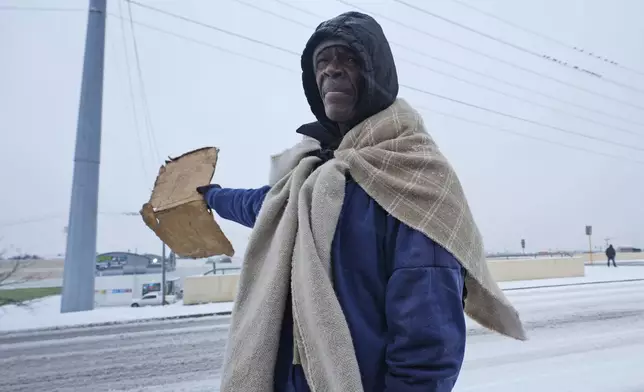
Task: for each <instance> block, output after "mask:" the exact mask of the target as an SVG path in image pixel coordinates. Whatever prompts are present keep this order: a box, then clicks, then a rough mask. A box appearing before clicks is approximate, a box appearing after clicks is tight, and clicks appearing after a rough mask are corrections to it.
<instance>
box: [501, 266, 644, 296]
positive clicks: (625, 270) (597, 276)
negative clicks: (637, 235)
mask: <svg viewBox="0 0 644 392" xmlns="http://www.w3.org/2000/svg"><path fill="white" fill-rule="evenodd" d="M642 262H644V260H632V261H624V262H621V263H619V264H618V266H619V267H617V268H614V267H610V268H608V267H607V266H606V264H604V263H605V262H604V261H601V262H596V263H595V265H592V266H590V265H586V274H585V276H581V277H576V278H556V279H535V280H518V281H515V282H499V286H500V287H501V288H502V289H503V290H507V289H510V290H511V289H517V288H529V287H541V286H550V285H552V286H558V285H568V284H580V283H599V282H610V281H616V280H629V279H644V265H641V264H640V263H642Z"/></svg>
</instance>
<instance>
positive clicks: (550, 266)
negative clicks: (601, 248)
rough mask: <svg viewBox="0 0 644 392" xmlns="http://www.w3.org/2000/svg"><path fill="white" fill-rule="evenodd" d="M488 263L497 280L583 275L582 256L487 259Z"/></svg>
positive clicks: (507, 280)
mask: <svg viewBox="0 0 644 392" xmlns="http://www.w3.org/2000/svg"><path fill="white" fill-rule="evenodd" d="M488 265H489V266H490V271H491V272H492V276H493V277H494V279H495V280H496V281H497V282H509V281H514V280H533V279H552V278H572V277H579V276H584V258H582V257H567V258H552V259H522V260H489V261H488Z"/></svg>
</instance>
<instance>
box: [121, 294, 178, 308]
mask: <svg viewBox="0 0 644 392" xmlns="http://www.w3.org/2000/svg"><path fill="white" fill-rule="evenodd" d="M161 300H162V296H161V293H160V292H152V293H147V294H145V295H144V296H143V297H141V298H135V299H133V300H132V305H131V306H132V307H133V308H138V307H140V306H160V305H161ZM175 302H177V297H176V295H166V296H165V302H164V303H163V305H169V304H172V303H175Z"/></svg>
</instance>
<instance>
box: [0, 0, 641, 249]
mask: <svg viewBox="0 0 644 392" xmlns="http://www.w3.org/2000/svg"><path fill="white" fill-rule="evenodd" d="M140 1H141V2H143V3H145V4H150V5H152V6H154V7H158V8H160V9H163V10H167V11H169V12H172V13H177V14H181V15H183V16H186V17H188V18H191V19H195V20H197V21H200V22H203V23H206V24H210V25H213V26H217V27H219V28H222V29H227V30H230V31H233V32H236V33H239V34H243V35H246V36H249V37H252V38H254V39H257V40H262V41H265V42H267V43H270V44H272V45H276V46H279V47H282V48H286V49H289V50H291V51H296V52H298V53H299V52H300V51H301V50H302V49H303V47H304V44H305V42H306V40H307V39H308V37H309V36H310V34H311V33H312V31H313V29H314V27H315V26H316V25H317V23H319V22H320V21H321V20H322V19H323V18H330V17H333V16H335V15H337V14H339V13H341V12H343V11H347V10H349V9H351V7H349V6H346V5H344V4H342V3H339V2H337V1H334V0H318V1H294V0H286V2H288V3H289V4H291V5H294V6H296V7H299V8H302V9H303V10H305V11H307V12H302V11H298V10H295V9H293V8H291V7H287V6H285V5H284V4H280V2H276V1H273V0H246V1H252V3H253V4H255V5H256V6H257V7H260V8H263V9H265V10H267V11H269V12H272V13H276V14H278V15H280V16H283V17H284V18H289V19H294V20H295V22H291V21H288V20H284V19H280V18H279V17H276V16H274V15H271V14H270V13H267V12H261V11H258V10H256V9H253V8H250V7H248V6H246V5H243V4H241V3H239V2H236V1H232V0H216V1H215V0H211V1H208V0H165V1H164V0H140ZM406 1H408V2H410V3H412V4H415V5H418V6H420V7H422V8H423V9H426V10H428V11H431V12H433V13H436V14H438V15H441V16H443V17H446V18H449V19H452V20H454V21H457V22H459V23H462V24H464V25H466V26H468V27H471V28H473V29H476V30H480V31H482V32H484V33H487V34H489V35H492V36H494V37H497V38H501V39H503V40H506V41H508V42H510V43H512V44H514V45H517V46H518V47H519V48H524V49H529V50H530V51H532V52H536V53H539V54H546V55H548V56H551V57H555V58H558V59H561V60H562V61H565V62H567V63H568V66H561V65H557V64H554V63H552V62H549V61H547V60H544V59H542V58H539V57H538V56H534V55H532V54H530V53H528V52H527V51H522V50H519V49H517V48H512V47H510V46H508V45H504V44H501V43H499V42H495V41H493V40H491V39H488V38H485V37H483V36H480V35H477V34H475V33H473V32H471V31H467V30H464V29H462V28H459V27H457V26H454V25H451V24H448V23H446V22H445V21H441V20H439V19H436V18H433V17H431V16H429V15H427V14H424V13H422V12H420V11H418V10H413V9H410V8H408V7H406V6H404V5H402V4H400V3H396V2H394V1H390V0H383V1H376V0H374V1H368V2H367V1H359V0H351V2H352V3H353V4H355V5H357V6H360V7H363V8H365V9H367V10H369V11H371V12H373V13H378V14H382V15H384V16H387V17H388V18H390V19H391V20H384V19H383V18H382V17H378V16H376V15H374V16H375V17H376V19H377V20H379V21H380V23H381V24H382V25H383V28H384V30H385V33H386V34H387V35H388V37H389V39H390V40H391V41H393V42H395V43H396V44H404V45H405V46H407V47H408V48H411V49H412V50H413V51H410V50H408V49H404V48H401V47H400V46H397V45H392V46H393V50H394V54H395V56H396V61H397V66H398V72H399V78H400V81H401V83H403V84H406V85H409V86H413V87H416V88H418V89H421V90H425V91H427V92H431V93H434V94H439V95H442V96H446V97H449V98H452V99H456V100H461V101H464V102H467V103H469V104H474V105H479V106H483V107H485V108H488V109H492V110H496V111H500V112H503V113H507V114H510V115H513V116H518V117H522V118H526V119H529V120H531V121H537V122H541V123H544V124H548V125H550V126H552V127H554V128H559V130H556V129H553V128H545V127H541V126H537V125H535V124H530V123H528V122H522V121H518V120H515V119H511V118H508V117H503V116H499V115H496V114H492V113H490V112H485V111H481V110H478V109H475V108H473V107H471V106H464V105H462V104H458V103H455V102H452V101H448V100H445V99H441V98H438V97H436V96H431V95H428V94H424V93H421V92H418V91H411V90H409V89H407V88H401V90H400V97H403V98H405V99H407V100H408V101H409V102H410V103H412V105H414V106H416V107H417V108H420V107H422V108H424V109H423V110H422V111H421V112H422V114H423V116H424V119H425V121H426V124H427V127H428V130H429V132H430V133H431V135H432V136H433V137H434V138H435V139H436V141H437V143H438V144H439V146H440V147H441V149H442V151H443V152H444V154H445V155H446V156H447V157H448V158H449V159H450V161H451V162H452V164H453V166H454V167H455V168H456V171H457V173H458V174H459V177H460V179H461V182H462V183H463V186H464V188H465V191H466V194H467V196H468V199H469V202H470V205H471V207H472V210H473V212H474V215H475V218H476V220H477V222H478V225H479V227H480V229H481V231H482V233H483V236H484V239H485V243H486V248H487V250H488V251H503V250H519V249H520V240H521V238H525V239H526V241H527V248H528V249H527V250H529V251H537V250H547V249H551V248H552V249H555V248H584V247H587V246H588V245H587V238H586V237H585V236H584V226H585V225H587V224H592V225H593V226H594V232H595V235H594V241H595V244H597V245H601V244H603V243H604V240H603V239H604V238H605V237H612V238H613V240H611V241H612V242H614V243H615V244H619V245H640V246H642V245H644V224H643V222H644V203H643V202H642V201H643V200H644V183H643V180H644V176H643V175H642V172H643V169H644V152H643V149H644V41H643V40H642V37H644V25H643V24H642V23H641V16H642V15H644V2H641V1H639V0H613V1H605V0H585V1H584V0H566V1H561V0H540V1H526V0H524V1H516V0H485V1H484V0H462V1H463V2H466V3H468V4H472V5H475V6H476V7H477V8H480V9H482V10H484V11H486V12H488V13H491V14H493V15H496V16H498V17H501V18H504V19H507V20H510V21H512V22H513V23H516V24H517V25H520V26H523V27H525V28H528V29H532V30H536V31H538V32H541V33H544V34H547V35H548V36H550V37H553V38H556V39H557V40H560V41H563V42H566V43H569V44H571V45H574V46H578V47H581V48H584V49H585V50H587V51H591V52H593V53H595V54H597V55H600V56H603V57H606V58H608V59H611V60H613V61H617V62H618V63H619V64H620V65H621V66H622V67H620V66H616V65H613V64H609V63H607V62H605V61H602V60H598V59H595V58H593V57H590V56H589V55H586V54H583V53H579V52H576V51H575V50H573V49H570V48H567V47H565V46H561V45H558V44H557V43H555V42H553V41H549V40H546V39H543V38H539V37H537V36H534V35H531V34H528V33H526V32H524V31H521V30H519V29H516V28H513V27H511V26H508V25H506V24H503V23H502V22H500V21H498V20H496V19H493V18H490V17H488V16H485V15H482V14H480V13H477V12H475V11H473V10H472V9H469V8H467V7H464V6H463V5H461V4H458V3H456V2H453V1H450V0H440V1H429V0H427V1H420V0H406ZM86 3H87V1H83V0H78V1H77V0H41V1H37V0H13V1H11V0H0V49H1V55H0V189H2V191H1V192H0V237H2V238H3V239H2V242H0V248H3V247H4V248H9V249H10V250H12V251H14V252H15V251H18V250H20V251H22V252H30V253H40V254H46V255H51V254H56V253H61V252H64V249H65V234H64V232H63V228H64V227H65V226H66V224H67V214H68V210H69V200H70V191H71V179H72V167H73V166H72V159H73V149H74V141H75V134H76V119H77V110H78V99H79V90H80V80H81V68H82V57H83V48H84V39H85V29H86V22H87V13H86V12H84V11H82V10H81V11H69V12H62V11H59V12H53V11H16V10H9V9H7V7H8V6H20V7H59V8H72V9H83V8H86V7H87V4H86ZM121 6H122V10H120V9H119V1H118V0H110V1H109V12H110V13H111V14H113V15H116V16H118V15H119V14H120V12H121V11H122V12H123V16H124V17H126V18H127V16H128V12H127V11H128V7H127V4H126V3H125V2H123V3H121ZM3 7H4V8H3ZM132 12H133V16H134V20H135V21H136V22H140V23H144V24H146V25H149V26H154V27H156V28H159V29H162V30H166V31H169V32H171V33H173V34H179V35H181V36H185V37H188V38H190V40H188V39H183V38H178V37H176V36H173V35H170V34H167V33H162V32H159V31H155V30H152V29H150V28H149V27H145V26H142V25H135V28H134V34H135V36H136V41H137V44H138V55H139V59H140V68H141V75H142V77H143V82H144V86H145V90H146V96H147V103H148V107H149V119H150V122H151V125H152V126H151V127H150V128H148V127H146V126H145V115H144V113H145V110H144V106H143V101H142V99H141V96H142V95H141V88H140V87H141V84H140V82H139V73H138V71H137V67H136V61H135V58H136V56H135V53H134V49H133V40H132V30H131V29H130V25H129V20H128V21H127V22H125V23H124V25H122V23H121V20H120V19H118V18H116V17H112V16H110V17H108V21H107V34H106V35H107V38H106V46H105V49H106V59H105V82H104V83H105V89H104V100H103V144H102V153H101V177H100V201H99V210H100V212H101V215H100V216H99V227H98V251H101V252H103V251H112V250H128V249H130V250H135V249H138V251H152V252H159V251H160V243H159V241H158V239H156V237H155V236H154V234H153V233H152V232H151V231H150V230H149V229H148V228H147V227H146V226H145V225H144V224H143V221H142V220H141V219H140V217H138V216H133V217H132V216H119V215H117V213H121V212H132V211H138V210H139V208H140V207H141V205H142V204H143V203H144V202H145V201H146V200H147V199H148V197H149V193H150V190H151V186H152V184H153V182H154V178H155V173H156V171H157V170H158V167H159V165H160V164H161V163H162V162H163V159H164V157H167V156H176V155H179V154H182V153H184V152H186V151H189V150H192V149H195V148H199V147H203V146H217V147H219V148H220V149H221V153H220V161H219V165H218V167H217V171H216V173H215V178H214V180H213V181H214V182H217V183H220V184H222V185H223V186H225V187H259V186H261V185H264V184H265V183H266V180H267V174H268V162H269V156H270V155H271V154H274V153H277V152H279V151H281V150H283V149H285V148H287V147H289V146H291V145H292V144H294V143H296V142H297V141H298V139H299V138H298V136H297V135H296V134H295V129H296V128H297V127H298V126H299V125H300V124H302V123H304V122H307V121H310V120H311V119H312V115H311V113H310V111H309V108H308V105H307V103H306V100H305V98H304V94H303V91H302V87H301V83H300V74H299V72H298V69H299V57H298V56H295V55H290V54H287V53H285V52H280V51H278V50H276V49H271V48H268V47H266V46H262V45H259V44H255V43H251V42H248V41H244V40H242V39H238V38H234V37H231V36H229V35H225V34H222V33H220V32H217V31H215V30H213V29H209V28H206V27H203V26H198V25H195V24H191V23H188V22H186V21H181V20H178V19H174V18H171V17H168V16H166V15H162V14H159V13H156V12H154V11H152V10H149V9H144V8H141V7H139V6H137V5H132ZM313 15H318V16H313ZM396 21H398V22H399V23H402V24H403V25H406V26H408V27H403V26H402V25H401V24H398V23H396ZM423 31H424V32H425V33H428V34H431V35H433V36H435V37H439V38H444V39H447V40H449V41H452V42H454V43H456V44H458V45H461V47H458V46H455V45H451V44H448V43H446V42H445V41H441V40H437V39H435V38H432V37H431V36H430V35H428V34H423V33H422V32H423ZM191 40H197V41H199V42H201V43H197V42H194V41H191ZM213 46H220V47H223V48H225V49H228V50H232V51H237V52H239V53H242V54H245V55H247V56H252V57H256V58H259V59H262V60H263V61H265V62H268V63H271V64H275V65H278V66H279V67H278V66H273V65H267V64H266V63H262V62H259V61H253V60H249V59H247V58H243V57H240V56H235V55H231V54H229V53H226V52H224V51H221V50H218V49H215V48H214V47H213ZM466 48H469V49H471V50H474V51H478V52H479V53H480V54H476V53H474V52H473V51H471V50H468V49H466ZM422 53H424V54H425V56H423V55H422ZM126 54H127V55H126ZM427 55H429V56H433V57H434V58H435V59H432V58H430V57H427ZM484 55H488V56H490V57H496V58H498V59H500V60H501V61H502V62H501V61H497V60H493V59H492V58H490V57H485V56H484ZM441 61H442V62H441ZM445 61H447V62H445ZM128 62H129V66H128ZM448 62H451V63H452V64H456V65H458V66H461V67H466V68H468V69H470V70H473V71H475V72H478V74H476V73H472V72H469V71H466V70H465V69H463V68H456V67H455V66H454V65H451V64H449V63H448ZM412 63H416V64H419V65H420V66H418V65H413V64H412ZM572 65H577V66H579V67H580V68H584V69H587V70H590V71H592V72H595V73H597V74H600V75H601V76H602V77H601V78H599V77H596V76H591V75H588V74H586V73H582V72H580V71H576V70H574V69H573V68H572ZM517 66H518V67H523V68H524V69H528V70H531V71H534V72H537V73H541V74H543V75H546V76H547V77H551V78H556V79H559V80H562V81H564V82H565V83H570V84H572V85H574V86H578V87H579V88H581V89H586V90H589V91H592V92H594V93H595V95H593V94H591V93H588V92H584V91H581V90H580V89H576V88H573V87H570V86H566V85H564V84H562V83H558V82H555V81H553V80H552V79H548V78H546V77H541V76H538V75H536V74H534V73H529V72H526V71H523V70H520V69H519V68H518V67H517ZM280 67H283V68H280ZM427 67H430V68H432V69H434V70H435V71H438V72H442V73H444V74H445V73H446V74H449V75H452V76H455V77H458V78H460V79H462V80H466V81H468V82H472V83H475V84H478V85H479V86H483V87H487V88H492V89H495V90H498V91H502V92H504V93H507V94H511V95H514V96H518V97H521V98H524V99H527V100H529V101H531V102H534V103H537V104H541V105H546V106H551V107H553V108H555V109H556V110H557V111H555V110H551V109H547V108H544V107H543V106H537V105H534V104H530V103H527V102H523V101H520V100H517V99H512V98H509V97H507V96H503V95H501V94H498V93H495V92H492V91H490V90H486V89H485V88H481V87H476V86H474V85H471V84H467V83H465V82H463V81H459V80H456V79H453V78H450V77H447V76H445V75H444V74H439V73H436V72H434V71H430V70H428V69H427ZM623 67H627V68H628V69H625V68H623ZM629 69H630V70H629ZM128 72H129V74H130V77H131V79H132V83H133V89H134V95H135V99H134V105H135V106H134V107H135V110H133V101H132V99H131V95H130V85H129V82H128ZM638 72H639V73H638ZM481 74H486V75H489V76H491V77H492V78H496V79H497V80H494V79H490V78H485V77H483V76H482V75H481ZM499 80H501V81H504V82H505V83H503V82H501V81H499ZM508 83H509V84H515V85H517V86H519V87H520V88H515V87H512V86H510V85H509V84H508ZM620 84H621V86H620ZM530 90H532V91H530ZM637 90H639V92H638V91H637ZM534 91H537V92H541V93H542V94H545V95H550V96H552V97H555V98H557V99H559V101H557V100H553V99H551V98H547V97H546V96H544V95H538V94H537V93H535V92H534ZM611 97H612V98H611ZM561 100H563V101H567V102H569V103H568V104H567V103H563V102H561ZM617 101H621V102H617ZM574 105H577V106H574ZM636 106H640V107H641V109H638V108H637V107H636ZM426 109H430V110H433V111H428V110H426ZM436 111H438V112H443V113H447V114H449V115H453V116H459V117H462V118H465V119H468V120H472V121H479V122H483V123H486V124H488V125H491V126H492V127H483V126H479V125H475V124H472V123H468V122H464V121H461V120H458V119H455V118H452V117H446V116H444V115H442V114H438V113H437V112H436ZM134 113H136V118H137V119H138V122H137V121H135V116H134ZM574 116H578V117H579V116H581V117H584V118H586V119H588V120H591V121H595V122H599V123H601V124H605V125H598V124H595V123H592V122H590V121H587V120H583V119H580V118H578V117H574ZM638 123H639V124H638ZM499 129H505V130H509V131H512V132H516V133H519V134H521V135H525V136H518V135H516V134H512V133H507V132H502V131H499ZM562 130H563V131H562ZM565 132H576V133H581V134H585V135H590V136H591V137H594V138H600V139H605V140H608V141H609V142H612V144H610V143H607V142H600V141H596V140H591V139H588V138H584V137H578V136H574V135H572V134H570V133H565ZM534 138H542V139H547V140H550V141H553V142H555V144H551V143H546V142H542V141H539V140H534ZM560 144H565V145H568V146H573V147H576V148H579V149H581V150H589V151H591V152H588V151H580V150H575V149H571V148H566V147H563V146H561V145H560ZM616 144H622V145H623V146H619V145H616ZM628 146H631V147H632V148H627V147H628ZM638 148H639V151H638V150H637V149H638ZM593 151H594V152H595V153H593ZM601 154H610V155H615V156H617V157H619V158H611V157H606V156H604V155H601ZM638 161H639V163H638ZM219 221H220V222H221V224H222V227H223V228H224V231H225V232H226V233H227V235H228V236H229V237H230V238H231V240H232V242H233V244H234V245H235V248H236V250H237V254H238V255H240V256H241V254H242V252H243V250H244V248H245V246H246V241H247V239H248V234H249V231H248V230H247V229H245V228H242V227H241V226H238V225H236V224H232V223H229V222H224V221H222V220H221V219H219Z"/></svg>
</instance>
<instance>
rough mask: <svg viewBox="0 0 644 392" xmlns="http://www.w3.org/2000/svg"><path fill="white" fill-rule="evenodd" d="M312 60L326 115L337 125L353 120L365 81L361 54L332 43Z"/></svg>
mask: <svg viewBox="0 0 644 392" xmlns="http://www.w3.org/2000/svg"><path fill="white" fill-rule="evenodd" d="M313 60H314V66H315V80H316V82H317V85H318V90H319V91H320V97H321V98H322V102H324V111H325V112H326V116H327V117H328V118H329V120H331V121H333V122H336V123H338V124H345V123H347V122H349V121H351V119H353V118H354V116H355V115H356V106H357V104H358V98H359V96H360V95H359V94H360V91H359V88H360V85H361V82H362V66H361V64H360V61H359V59H358V56H356V55H355V54H354V53H353V51H352V50H351V49H349V48H346V47H344V46H330V47H328V48H325V49H324V50H322V51H320V53H318V54H317V56H316V58H315V59H313Z"/></svg>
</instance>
